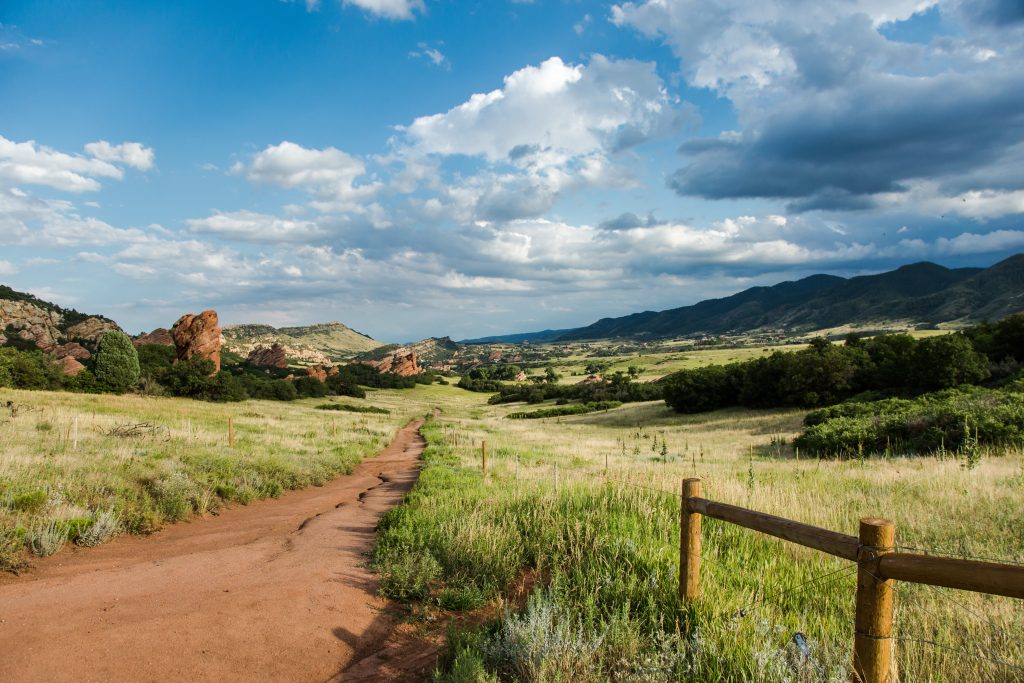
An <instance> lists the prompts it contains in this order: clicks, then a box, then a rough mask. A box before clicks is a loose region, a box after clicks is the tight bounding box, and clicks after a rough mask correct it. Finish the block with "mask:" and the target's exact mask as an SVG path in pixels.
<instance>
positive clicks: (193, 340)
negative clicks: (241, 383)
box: [171, 311, 221, 372]
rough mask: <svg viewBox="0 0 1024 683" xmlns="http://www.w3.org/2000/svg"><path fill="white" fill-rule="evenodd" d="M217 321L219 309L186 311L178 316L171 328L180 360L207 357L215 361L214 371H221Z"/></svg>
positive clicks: (219, 338)
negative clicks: (197, 313)
mask: <svg viewBox="0 0 1024 683" xmlns="http://www.w3.org/2000/svg"><path fill="white" fill-rule="evenodd" d="M217 323H218V321H217V311H203V312H202V313H200V314H199V315H193V314H191V313H186V314H185V315H183V316H181V317H180V318H178V322H176V323H174V326H173V327H172V328H171V338H172V339H173V340H174V348H175V350H176V352H177V355H178V360H188V359H190V358H195V357H199V358H205V359H207V360H211V361H213V365H214V372H220V345H221V335H220V326H219V325H218V324H217Z"/></svg>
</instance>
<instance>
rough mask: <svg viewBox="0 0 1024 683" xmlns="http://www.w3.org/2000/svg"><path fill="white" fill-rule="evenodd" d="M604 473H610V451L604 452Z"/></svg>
mask: <svg viewBox="0 0 1024 683" xmlns="http://www.w3.org/2000/svg"><path fill="white" fill-rule="evenodd" d="M604 473H605V474H608V451H605V452H604Z"/></svg>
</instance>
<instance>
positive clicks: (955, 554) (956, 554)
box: [450, 458, 1024, 567]
mask: <svg viewBox="0 0 1024 683" xmlns="http://www.w3.org/2000/svg"><path fill="white" fill-rule="evenodd" d="M496 459H497V458H496ZM461 467H462V469H472V468H471V467H467V466H465V465H463V466H461ZM450 469H453V468H450ZM597 476H598V478H600V479H603V480H604V481H609V482H615V483H618V484H624V485H626V486H631V487H633V488H636V489H641V490H644V491H650V492H652V493H660V494H668V495H672V496H675V497H676V498H682V493H680V492H679V491H671V490H668V489H661V488H657V487H653V486H644V485H643V484H637V483H635V482H632V481H628V480H626V479H619V478H617V477H609V476H607V475H597ZM544 479H545V477H533V478H532V480H534V481H543V480H544ZM572 481H579V478H575V479H571V478H568V477H566V481H565V482H564V483H566V484H568V483H570V482H572ZM893 548H894V549H895V550H905V551H912V552H920V553H924V554H926V555H931V556H935V557H952V558H956V559H964V560H976V561H979V562H996V563H1000V564H1012V565H1016V566H1022V567H1024V561H1019V560H1011V559H1006V558H999V557H987V556H981V555H971V554H969V553H964V552H960V551H949V550H943V549H935V548H924V547H920V546H911V545H899V544H897V545H894V546H893Z"/></svg>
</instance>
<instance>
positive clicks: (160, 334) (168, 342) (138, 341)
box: [132, 327, 174, 346]
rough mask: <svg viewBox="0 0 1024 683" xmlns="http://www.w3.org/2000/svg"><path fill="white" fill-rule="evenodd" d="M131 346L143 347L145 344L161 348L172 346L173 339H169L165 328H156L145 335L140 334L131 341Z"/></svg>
mask: <svg viewBox="0 0 1024 683" xmlns="http://www.w3.org/2000/svg"><path fill="white" fill-rule="evenodd" d="M132 344H134V345H135V346H144V345H145V344H160V345H161V346H174V338H173V337H171V333H170V331H168V330H167V329H166V328H163V327H158V328H156V329H155V330H153V331H152V332H149V333H147V334H140V335H139V336H138V337H136V338H135V339H132Z"/></svg>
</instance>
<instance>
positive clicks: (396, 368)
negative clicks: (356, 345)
mask: <svg viewBox="0 0 1024 683" xmlns="http://www.w3.org/2000/svg"><path fill="white" fill-rule="evenodd" d="M366 363H367V364H368V365H372V366H373V367H375V368H377V372H393V373H395V374H396V375H401V376H402V377H412V376H413V375H418V374H420V372H422V370H421V369H420V366H419V363H417V361H416V352H415V351H406V350H404V349H403V350H398V351H395V352H394V353H393V354H391V355H390V356H388V357H387V358H384V359H383V360H376V361H374V360H371V361H366Z"/></svg>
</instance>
